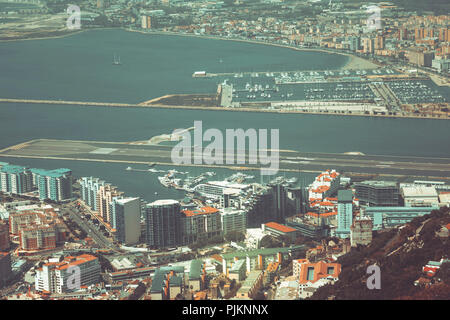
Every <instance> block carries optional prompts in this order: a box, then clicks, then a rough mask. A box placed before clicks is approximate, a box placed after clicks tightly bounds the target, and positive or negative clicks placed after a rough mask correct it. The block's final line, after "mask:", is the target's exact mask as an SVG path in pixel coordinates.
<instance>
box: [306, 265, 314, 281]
mask: <svg viewBox="0 0 450 320" xmlns="http://www.w3.org/2000/svg"><path fill="white" fill-rule="evenodd" d="M313 279H314V267H308V273H307V275H306V280H311V281H312V280H313Z"/></svg>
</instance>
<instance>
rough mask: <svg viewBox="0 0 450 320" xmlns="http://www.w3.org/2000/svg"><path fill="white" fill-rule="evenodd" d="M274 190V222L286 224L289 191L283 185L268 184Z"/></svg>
mask: <svg viewBox="0 0 450 320" xmlns="http://www.w3.org/2000/svg"><path fill="white" fill-rule="evenodd" d="M268 186H269V187H270V188H272V194H273V201H274V209H275V212H274V214H275V216H274V220H275V221H277V222H284V219H285V218H286V216H287V208H286V207H287V191H286V187H285V186H284V185H283V184H281V183H270V184H268Z"/></svg>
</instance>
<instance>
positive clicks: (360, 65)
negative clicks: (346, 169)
mask: <svg viewBox="0 0 450 320" xmlns="http://www.w3.org/2000/svg"><path fill="white" fill-rule="evenodd" d="M113 29H118V30H124V31H127V32H136V33H140V34H145V35H170V36H182V37H196V38H202V39H212V40H224V41H237V42H245V43H250V44H260V45H268V46H274V47H280V48H285V49H291V50H296V51H313V52H324V53H328V54H339V55H344V56H347V57H348V61H347V62H346V63H345V64H344V65H343V66H342V67H340V68H338V69H336V70H350V69H376V68H378V67H380V66H379V65H377V64H375V63H373V62H371V61H369V60H367V59H364V58H361V57H358V56H355V55H353V54H351V53H347V52H335V51H329V50H326V49H325V48H298V47H294V46H291V45H287V44H279V43H271V42H265V41H259V40H251V39H235V38H224V37H220V36H214V35H198V34H189V33H180V32H171V31H152V32H145V31H140V30H133V29H129V28H128V29H127V28H124V27H108V28H92V29H80V30H78V31H73V32H70V31H69V32H67V33H65V34H62V35H49V36H43V37H25V38H17V39H0V43H1V42H11V41H29V40H46V39H58V38H65V37H69V36H72V35H76V34H79V33H82V32H86V31H90V30H113ZM55 32H57V31H55Z"/></svg>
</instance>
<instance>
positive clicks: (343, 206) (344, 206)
mask: <svg viewBox="0 0 450 320" xmlns="http://www.w3.org/2000/svg"><path fill="white" fill-rule="evenodd" d="M352 223H353V193H352V191H351V190H339V191H338V227H337V230H336V235H337V236H338V237H339V238H348V237H349V236H350V226H351V225H352Z"/></svg>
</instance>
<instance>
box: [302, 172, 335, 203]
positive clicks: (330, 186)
mask: <svg viewBox="0 0 450 320" xmlns="http://www.w3.org/2000/svg"><path fill="white" fill-rule="evenodd" d="M339 186H340V174H339V172H336V171H335V170H327V171H325V172H322V173H321V174H319V175H318V176H317V177H316V179H315V180H314V182H313V183H311V184H310V185H309V188H308V198H309V201H310V202H311V201H315V200H324V199H325V198H326V197H328V196H331V195H332V194H334V193H335V192H336V191H337V189H338V188H339Z"/></svg>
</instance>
